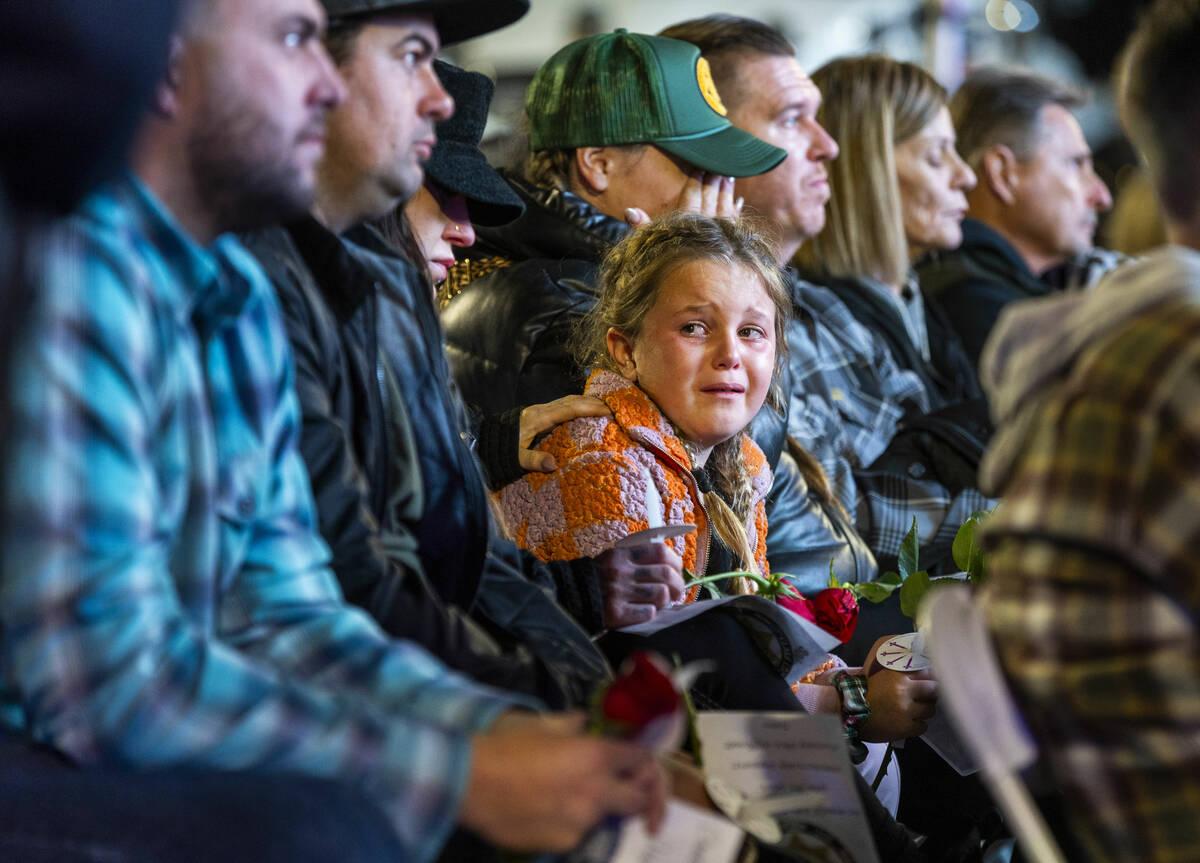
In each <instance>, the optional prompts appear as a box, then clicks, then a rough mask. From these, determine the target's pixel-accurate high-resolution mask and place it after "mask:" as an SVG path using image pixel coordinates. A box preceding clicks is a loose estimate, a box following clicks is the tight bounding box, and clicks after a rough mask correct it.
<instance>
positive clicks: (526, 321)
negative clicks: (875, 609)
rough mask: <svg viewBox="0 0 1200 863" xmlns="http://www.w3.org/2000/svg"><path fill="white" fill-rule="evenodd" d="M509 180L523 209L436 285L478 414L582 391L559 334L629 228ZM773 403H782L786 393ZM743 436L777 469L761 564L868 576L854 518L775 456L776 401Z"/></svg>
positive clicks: (823, 576) (454, 364) (814, 585)
mask: <svg viewBox="0 0 1200 863" xmlns="http://www.w3.org/2000/svg"><path fill="white" fill-rule="evenodd" d="M507 179H508V182H509V183H510V185H512V187H513V189H514V190H515V191H516V192H517V194H519V195H520V196H521V198H522V199H523V200H524V201H525V214H524V216H522V217H521V218H520V219H518V220H517V221H515V222H513V223H511V224H509V225H506V226H504V227H501V228H480V229H479V241H478V242H477V243H476V245H475V246H474V247H472V248H471V249H470V261H469V262H462V263H460V264H459V266H458V267H456V268H455V269H456V271H457V272H456V273H455V275H454V277H452V278H451V280H450V282H449V289H448V290H447V291H445V292H444V296H445V295H447V294H448V295H449V296H448V302H447V304H446V306H445V308H444V309H443V311H442V322H443V324H444V325H445V327H446V340H447V353H448V355H449V357H450V365H451V368H452V370H453V372H454V377H455V380H456V381H457V382H458V385H459V389H460V390H461V392H462V393H463V395H464V397H465V398H466V400H467V402H468V404H470V405H471V406H472V407H473V408H474V409H476V410H477V411H479V412H480V413H481V414H483V415H487V414H498V413H502V412H504V411H507V410H509V409H511V408H513V407H524V406H526V405H530V404H539V403H542V402H547V401H551V400H553V399H556V398H558V397H560V396H564V395H569V394H571V393H580V392H583V386H584V382H585V381H584V379H585V373H584V371H583V370H582V369H580V368H579V367H578V366H577V365H576V364H575V361H574V359H573V358H572V356H571V353H570V349H569V340H570V338H571V334H572V331H573V329H574V326H575V324H576V322H577V321H578V320H579V319H580V318H581V317H582V316H583V315H584V314H586V313H587V311H588V310H589V309H591V308H592V306H593V305H594V304H595V302H596V299H597V286H596V274H597V269H598V266H599V263H600V260H601V258H603V256H604V254H605V252H606V251H607V250H608V249H609V248H610V247H611V246H612V245H613V244H614V243H616V242H617V241H618V240H620V239H621V237H623V236H624V235H625V232H626V230H627V227H626V225H625V224H624V223H623V222H619V221H617V220H616V219H613V218H611V217H609V216H606V215H604V214H603V213H601V212H600V211H598V210H597V209H596V208H595V207H593V206H591V205H590V204H588V203H587V202H586V201H584V200H583V199H582V198H580V197H579V196H577V195H573V194H571V193H570V192H564V191H561V190H558V189H542V188H538V187H535V186H531V185H529V184H528V183H526V182H524V181H523V180H518V179H514V178H512V177H508V178H507ZM481 270H482V271H483V272H484V274H483V275H480V276H478V277H477V278H471V277H470V276H471V273H473V272H477V271H481ZM781 374H782V378H781V379H780V380H779V381H778V382H777V383H778V385H779V388H780V391H781V393H787V392H789V390H790V370H789V369H787V367H786V363H785V364H784V368H783V369H782V371H781ZM780 403H781V404H783V405H785V406H786V404H787V399H786V396H785V397H783V398H781V399H780ZM750 434H751V436H752V437H753V438H754V440H755V442H756V443H757V444H758V445H759V446H760V447H761V448H762V450H763V452H764V453H766V456H767V459H768V461H769V463H770V464H771V466H772V468H773V469H774V470H775V471H776V474H777V475H778V478H777V482H776V486H775V487H774V488H773V490H772V492H771V496H770V497H769V498H768V500H767V521H768V524H769V525H770V530H769V531H768V532H767V557H768V560H769V561H770V564H771V568H772V569H777V570H780V571H783V572H788V573H792V574H793V575H795V576H797V581H798V583H799V585H800V586H801V589H806V590H814V589H818V590H819V589H820V588H822V587H825V586H826V585H827V584H828V581H829V564H830V561H831V560H833V562H834V569H835V571H836V572H837V573H838V575H839V577H840V578H842V579H843V580H845V581H868V580H870V579H872V578H874V576H875V573H876V566H875V560H874V557H873V556H872V555H871V552H870V550H869V549H868V548H867V546H866V545H865V543H863V541H862V539H861V538H860V537H859V536H858V534H857V532H855V530H854V527H853V525H851V524H850V523H849V521H848V520H847V519H846V518H845V517H844V516H842V515H841V514H840V513H836V512H831V511H827V510H826V508H825V507H824V506H823V505H822V504H821V502H820V501H819V500H818V499H817V498H816V497H815V496H814V495H812V494H810V493H809V490H808V487H807V485H806V484H805V482H804V479H803V477H801V476H800V474H799V470H798V469H797V467H796V465H795V462H792V461H791V460H790V459H788V458H784V459H782V460H781V458H780V454H781V452H782V450H783V448H784V440H785V437H786V434H787V416H786V407H785V408H783V409H782V410H780V409H776V408H772V407H770V406H766V407H764V408H763V409H762V410H761V411H760V412H759V414H758V416H757V417H755V419H754V422H753V423H752V425H751V428H750Z"/></svg>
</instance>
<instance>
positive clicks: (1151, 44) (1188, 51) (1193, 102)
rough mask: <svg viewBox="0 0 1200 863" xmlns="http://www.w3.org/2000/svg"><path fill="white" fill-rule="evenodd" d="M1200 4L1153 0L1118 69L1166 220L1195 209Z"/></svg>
mask: <svg viewBox="0 0 1200 863" xmlns="http://www.w3.org/2000/svg"><path fill="white" fill-rule="evenodd" d="M1198 44H1200V0H1158V2H1157V3H1155V4H1154V5H1153V6H1151V7H1150V9H1148V10H1147V11H1146V12H1145V14H1144V15H1143V16H1142V18H1141V21H1140V22H1139V23H1138V26H1137V29H1136V30H1135V31H1134V33H1133V36H1132V37H1131V38H1130V40H1129V44H1128V45H1126V46H1125V50H1124V52H1123V54H1122V56H1121V61H1120V63H1119V64H1118V75H1119V77H1120V79H1121V80H1120V81H1119V85H1120V92H1121V109H1122V115H1123V119H1124V121H1125V127H1126V129H1127V131H1128V132H1129V136H1130V138H1131V139H1132V140H1133V142H1134V144H1135V146H1137V148H1138V149H1139V150H1140V151H1141V153H1142V157H1143V158H1144V159H1145V160H1146V162H1147V165H1148V167H1149V169H1150V175H1151V177H1152V178H1153V180H1154V185H1155V188H1156V189H1157V191H1158V194H1159V198H1160V200H1161V201H1162V204H1163V208H1164V209H1165V210H1166V212H1167V215H1168V216H1170V217H1171V218H1174V219H1180V220H1186V219H1191V218H1192V217H1193V216H1195V215H1196V210H1197V207H1198V206H1200V154H1198V153H1197V137H1196V136H1197V133H1198V132H1200V115H1198V113H1197V112H1200V90H1198V89H1197V86H1196V82H1197V81H1200V52H1198V51H1197V50H1196V46H1197V45H1198Z"/></svg>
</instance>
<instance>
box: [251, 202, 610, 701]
mask: <svg viewBox="0 0 1200 863" xmlns="http://www.w3.org/2000/svg"><path fill="white" fill-rule="evenodd" d="M360 239H362V240H363V242H364V243H366V244H370V245H371V247H370V248H368V247H367V245H364V244H361V243H355V242H352V241H350V240H348V239H345V238H340V237H337V236H335V235H333V234H332V233H330V232H329V231H327V230H326V229H325V228H323V227H322V226H321V225H320V224H318V223H317V222H316V221H315V220H313V219H311V218H309V219H305V220H302V221H300V222H297V223H295V224H293V225H290V226H288V227H287V228H276V229H271V230H269V231H265V232H261V233H259V234H256V235H253V236H250V237H247V238H245V243H246V245H247V246H248V247H249V248H250V250H251V251H252V252H254V253H255V255H256V256H257V257H258V259H259V261H260V263H261V264H262V265H263V267H264V268H265V269H266V271H267V273H268V275H269V276H270V277H271V279H272V281H273V282H274V284H275V288H276V293H277V295H278V297H279V299H280V304H281V307H282V310H283V313H284V319H285V322H286V324H287V328H288V334H289V338H290V340H291V342H292V347H293V353H294V355H295V360H296V389H297V393H298V395H299V398H300V403H301V409H302V412H303V420H304V425H303V433H302V440H301V450H302V452H303V454H304V457H305V460H306V462H307V463H308V467H309V472H310V476H311V478H312V482H313V491H314V496H315V498H316V503H317V510H318V516H319V519H320V527H321V532H322V534H323V535H324V536H325V537H326V540H327V541H328V542H329V545H330V547H331V549H332V552H333V564H334V571H335V572H336V574H337V575H338V578H339V580H340V581H341V582H342V584H343V587H344V589H345V591H346V594H347V596H348V598H350V599H351V600H352V601H354V602H356V603H358V604H360V605H362V606H364V607H365V608H367V609H368V610H369V611H370V612H371V613H372V614H373V615H374V616H375V617H377V618H378V619H379V620H380V621H381V623H383V625H384V626H385V628H386V629H388V630H389V631H390V632H392V633H393V634H395V635H399V636H402V637H406V638H411V639H413V640H416V641H419V642H420V643H422V644H424V645H425V646H427V647H429V648H430V649H431V650H432V651H433V652H435V653H437V654H438V655H439V656H441V657H442V658H443V659H444V660H445V661H447V662H448V663H449V664H451V665H453V666H455V667H457V668H460V669H461V670H464V671H466V672H468V673H470V674H472V675H473V676H475V677H477V678H478V679H480V680H483V681H485V682H491V683H495V684H498V685H504V686H508V687H509V688H514V689H524V690H526V691H529V690H530V689H532V690H533V691H536V692H538V694H541V695H543V697H546V698H548V699H549V700H550V701H551V702H552V703H554V702H557V703H578V702H579V700H580V699H583V698H584V697H585V696H586V693H587V692H588V691H589V689H590V688H591V686H592V684H593V683H594V682H595V681H596V680H598V679H600V678H602V677H603V676H604V675H605V674H606V673H607V668H606V666H605V663H604V661H603V659H602V658H601V656H600V654H599V653H598V651H596V649H595V648H594V647H593V646H592V644H591V642H590V640H589V639H588V637H587V636H586V634H585V633H584V632H582V631H581V630H580V628H579V627H578V626H577V625H576V624H575V622H574V621H573V620H571V619H570V618H569V617H568V616H567V615H566V614H564V613H563V611H562V609H560V608H559V607H558V606H557V605H556V604H555V602H554V601H553V600H552V599H550V596H549V595H548V594H554V593H556V592H558V587H559V582H560V581H563V580H566V581H569V582H572V583H573V582H574V581H577V580H582V581H585V582H586V583H592V582H595V580H596V579H595V577H594V573H593V570H592V566H591V564H590V562H588V561H580V562H577V565H576V566H575V567H574V568H573V566H572V564H570V563H568V564H559V565H550V564H543V563H541V562H540V561H537V560H536V559H535V558H532V557H531V556H529V555H526V554H524V553H522V552H519V551H517V550H516V549H515V548H514V547H513V546H512V545H511V544H510V543H508V542H507V541H505V540H502V539H500V538H498V537H495V536H493V535H492V533H491V524H490V516H489V511H488V508H487V501H486V492H485V489H484V487H483V484H482V480H481V478H480V475H479V472H478V467H477V465H476V463H475V460H474V458H473V456H472V455H471V453H470V451H469V449H468V448H467V445H466V443H465V441H464V439H463V437H462V436H461V434H460V432H461V429H462V425H461V412H460V410H459V408H458V406H457V402H456V399H455V398H454V395H453V393H452V385H451V382H450V378H449V372H448V369H447V368H446V364H445V358H444V355H443V353H442V348H441V341H440V330H439V328H438V322H437V317H436V315H435V313H434V311H433V306H432V300H431V298H430V296H429V294H428V289H427V287H426V286H425V282H424V280H423V279H421V278H420V277H419V275H418V274H417V272H416V271H415V269H413V268H412V267H411V265H409V264H408V263H407V262H405V261H403V260H402V259H400V258H398V257H396V256H395V255H394V254H393V253H392V251H391V249H390V247H388V246H387V245H386V243H385V242H384V241H383V239H382V238H381V237H379V236H378V235H376V234H374V233H366V234H364V235H360ZM580 568H581V569H580ZM576 570H580V571H576ZM457 609H464V610H465V609H470V610H471V612H472V617H473V618H475V619H477V620H479V621H480V622H481V623H482V624H484V625H485V626H486V627H487V628H488V630H489V631H490V632H491V634H492V635H493V636H496V637H497V638H498V639H499V640H500V641H501V643H502V645H503V646H504V647H505V648H508V649H510V653H509V654H507V655H505V656H499V655H497V652H496V648H495V645H494V644H491V645H490V646H489V642H490V641H491V639H489V638H487V637H486V635H485V634H484V633H483V632H482V631H480V630H479V629H478V627H475V626H472V625H471V622H470V621H467V620H464V617H463V614H462V612H460V611H458V610H457ZM586 610H587V609H585V611H586ZM594 613H595V614H597V615H598V613H599V612H598V610H596V611H595V612H594ZM520 644H526V645H528V647H529V649H530V650H532V651H533V652H534V653H535V654H536V655H537V657H538V661H533V660H532V659H531V657H530V656H529V655H528V652H527V651H526V650H525V649H524V648H520V647H518V645H520ZM547 681H553V682H552V683H549V684H548V683H547ZM558 693H562V695H561V696H560V697H556V695H557V694H558Z"/></svg>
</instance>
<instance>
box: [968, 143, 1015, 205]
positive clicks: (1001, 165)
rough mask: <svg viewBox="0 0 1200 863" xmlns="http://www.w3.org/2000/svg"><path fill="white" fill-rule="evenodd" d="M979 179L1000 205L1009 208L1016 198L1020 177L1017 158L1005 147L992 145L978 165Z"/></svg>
mask: <svg viewBox="0 0 1200 863" xmlns="http://www.w3.org/2000/svg"><path fill="white" fill-rule="evenodd" d="M978 173H979V178H980V179H981V180H982V181H983V182H985V183H987V187H988V189H990V190H991V192H992V194H993V195H995V196H996V198H998V199H999V200H1000V201H1001V202H1002V203H1004V204H1006V205H1009V206H1011V205H1012V204H1013V202H1014V201H1016V198H1017V186H1018V185H1020V176H1019V174H1018V171H1017V157H1016V154H1015V153H1013V151H1012V150H1010V149H1009V148H1008V147H1007V146H1006V145H1004V144H994V145H993V146H991V147H988V149H987V150H986V151H985V152H984V154H983V160H982V161H981V162H980V163H979V172H978Z"/></svg>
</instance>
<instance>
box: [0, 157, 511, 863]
mask: <svg viewBox="0 0 1200 863" xmlns="http://www.w3.org/2000/svg"><path fill="white" fill-rule="evenodd" d="M56 243H57V245H56V247H55V248H53V249H50V250H48V253H47V256H46V258H47V269H46V274H45V278H44V282H45V284H44V285H42V292H41V295H40V296H39V297H38V307H37V308H36V309H35V310H34V313H33V316H32V321H31V325H30V326H29V327H28V328H27V329H26V331H25V333H24V336H23V339H22V342H21V344H19V345H18V346H17V348H18V350H17V354H16V357H15V365H14V368H13V374H14V377H13V382H14V383H13V387H14V391H13V406H12V409H13V422H14V429H13V431H14V436H13V440H12V442H11V445H10V449H9V451H8V456H9V458H8V461H7V466H6V469H7V476H6V484H5V495H4V502H5V514H4V528H3V530H4V536H3V553H4V557H3V569H2V570H0V656H2V657H3V661H2V664H0V705H2V707H3V713H2V714H0V717H2V721H4V722H5V723H6V724H7V725H9V726H10V727H12V728H15V729H16V730H18V731H22V732H25V733H28V734H30V735H31V736H32V737H34V738H36V739H39V740H42V741H45V742H47V743H49V744H51V745H53V746H54V747H56V748H57V749H59V750H61V751H63V752H65V753H67V754H68V755H70V756H71V757H73V758H74V759H76V760H77V761H79V762H81V763H84V764H108V765H118V766H122V765H123V766H128V767H132V768H149V767H168V766H177V767H194V768H205V769H218V770H243V769H249V770H258V769H261V770H271V771H294V772H297V773H302V774H309V775H312V776H319V777H327V778H334V779H338V780H342V781H345V782H348V783H350V784H353V785H356V786H358V787H360V788H362V789H364V790H365V791H366V792H367V793H369V794H370V795H372V796H373V797H374V799H375V800H377V801H378V803H379V804H380V805H381V806H382V808H383V809H384V811H385V812H386V813H387V814H388V815H389V817H390V818H391V821H392V823H393V825H394V826H395V828H396V830H397V833H398V835H399V836H400V838H401V841H402V842H403V844H404V846H405V849H406V851H407V852H408V855H407V856H406V859H412V860H428V859H431V858H433V857H434V856H435V855H436V853H437V851H438V849H439V847H440V846H441V845H442V844H443V842H444V840H445V838H446V836H447V835H448V833H449V831H450V830H451V828H452V826H453V822H454V820H455V815H456V812H457V810H458V806H459V802H460V798H461V795H462V793H463V791H464V786H465V782H466V778H467V772H468V765H469V758H470V735H471V734H472V733H474V732H476V731H479V730H482V729H484V728H485V727H486V726H488V725H489V724H490V723H491V721H492V720H493V719H494V718H495V716H496V715H497V714H498V713H499V712H500V711H502V710H504V709H506V708H508V707H511V706H513V705H514V703H519V702H518V701H517V699H513V698H510V697H508V696H506V695H502V694H501V693H498V692H495V691H492V690H489V689H487V688H485V687H482V686H478V685H476V684H474V683H472V682H470V681H469V680H467V679H465V678H462V677H459V676H457V675H455V674H453V673H451V672H449V671H448V670H446V669H445V667H444V666H442V665H441V664H440V663H439V662H438V661H437V660H436V659H434V658H433V657H431V656H430V655H429V654H427V653H425V652H424V651H422V650H421V649H419V648H418V647H416V646H414V645H411V644H406V643H402V642H394V641H391V640H389V639H388V638H387V637H385V636H384V635H383V634H382V633H381V632H380V630H379V629H378V628H377V627H376V626H375V624H374V623H373V621H371V620H370V619H369V618H368V617H367V616H366V615H364V614H363V613H361V612H360V611H357V610H355V609H352V608H351V607H349V606H347V605H346V604H345V603H344V602H343V599H342V595H341V593H340V590H339V587H338V584H337V581H336V579H335V578H334V576H333V574H332V573H331V572H330V570H329V568H328V566H327V563H328V559H329V553H328V550H327V548H326V546H325V544H324V542H323V541H322V540H321V539H320V537H319V535H318V533H317V530H316V523H315V517H314V511H313V502H312V493H311V490H310V487H309V482H308V476H307V474H306V472H305V469H304V466H303V463H302V461H301V459H300V457H299V455H298V453H297V450H296V442H297V435H298V433H299V412H298V407H297V402H296V397H295V394H294V393H293V391H292V368H291V359H290V354H289V352H288V348H287V339H286V337H285V334H284V332H283V328H282V324H281V322H280V320H279V314H278V310H277V307H276V304H275V299H274V295H273V293H272V291H271V288H270V285H269V284H268V283H267V281H266V279H265V276H264V275H263V274H262V271H261V270H260V269H259V268H258V265H257V264H256V263H255V262H254V261H253V259H252V258H251V257H250V255H249V254H248V253H247V252H246V251H245V250H244V249H242V248H241V247H240V246H239V245H238V244H237V242H236V241H235V240H233V239H232V238H230V237H223V238H220V239H218V240H217V242H216V243H214V244H213V246H211V247H210V248H209V249H207V250H206V249H201V248H200V247H198V246H197V245H195V244H194V243H193V242H192V241H191V240H189V239H188V238H187V237H186V236H184V235H183V234H182V233H181V231H180V230H179V229H178V228H176V227H175V226H174V225H173V223H172V221H171V219H170V217H169V216H168V215H167V214H166V213H165V212H164V211H163V210H162V209H161V207H160V205H158V204H157V203H156V202H155V201H154V200H153V199H152V198H151V197H150V195H149V193H148V192H147V191H146V190H145V189H143V188H141V187H140V186H139V185H138V184H137V183H136V182H134V181H129V182H128V183H125V184H119V185H117V186H114V187H113V188H112V189H110V190H108V191H106V192H103V193H101V194H98V195H96V196H94V197H93V198H92V199H91V200H90V201H89V202H88V203H87V204H86V205H85V207H84V209H83V211H82V212H81V215H80V216H78V217H77V218H76V219H74V220H73V222H71V223H68V225H66V226H64V229H63V231H62V233H61V236H59V238H58V239H57V241H56Z"/></svg>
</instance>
